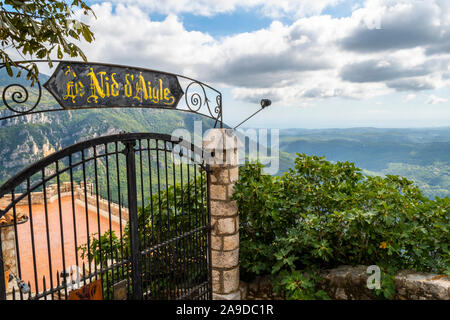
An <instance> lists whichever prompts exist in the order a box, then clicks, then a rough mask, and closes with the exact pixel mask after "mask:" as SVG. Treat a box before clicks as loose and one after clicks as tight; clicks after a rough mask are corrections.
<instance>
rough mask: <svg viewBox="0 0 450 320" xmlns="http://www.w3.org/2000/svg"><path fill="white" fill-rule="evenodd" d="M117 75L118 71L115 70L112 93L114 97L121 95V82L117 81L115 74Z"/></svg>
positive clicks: (112, 79)
mask: <svg viewBox="0 0 450 320" xmlns="http://www.w3.org/2000/svg"><path fill="white" fill-rule="evenodd" d="M115 75H116V73H115V72H114V73H113V74H111V81H112V84H111V95H112V96H113V97H117V96H118V95H119V84H118V83H117V81H116V79H114V76H115Z"/></svg>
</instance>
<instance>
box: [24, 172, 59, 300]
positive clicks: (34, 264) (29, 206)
mask: <svg viewBox="0 0 450 320" xmlns="http://www.w3.org/2000/svg"><path fill="white" fill-rule="evenodd" d="M56 171H58V167H56ZM27 195H28V211H29V213H30V233H31V249H32V250H33V270H34V282H35V283H34V284H35V288H36V294H38V293H39V286H38V277H37V265H36V247H35V242H34V226H33V213H32V209H31V207H32V206H31V190H30V178H29V177H28V178H27ZM30 294H31V287H30Z"/></svg>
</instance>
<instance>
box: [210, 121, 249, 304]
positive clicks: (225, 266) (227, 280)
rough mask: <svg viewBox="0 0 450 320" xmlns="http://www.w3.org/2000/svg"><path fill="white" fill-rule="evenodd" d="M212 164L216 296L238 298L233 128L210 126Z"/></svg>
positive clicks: (221, 298) (236, 141)
mask: <svg viewBox="0 0 450 320" xmlns="http://www.w3.org/2000/svg"><path fill="white" fill-rule="evenodd" d="M203 148H204V150H205V152H206V153H207V155H211V153H212V156H210V157H209V158H208V156H206V157H205V158H206V160H207V163H208V164H209V165H210V168H211V170H212V172H211V180H210V181H211V184H210V208H211V227H212V230H211V262H212V280H213V299H214V300H239V299H240V298H241V294H240V291H239V217H238V208H237V204H236V201H232V200H231V196H232V195H233V187H234V183H235V182H236V181H237V180H238V150H237V148H238V139H237V137H236V135H235V134H234V131H233V130H232V129H211V130H209V131H208V133H207V134H206V136H205V138H204V140H203Z"/></svg>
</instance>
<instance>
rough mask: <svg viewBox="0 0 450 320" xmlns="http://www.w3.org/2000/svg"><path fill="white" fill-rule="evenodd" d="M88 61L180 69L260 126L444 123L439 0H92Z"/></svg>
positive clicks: (447, 30)
mask: <svg viewBox="0 0 450 320" xmlns="http://www.w3.org/2000/svg"><path fill="white" fill-rule="evenodd" d="M89 3H90V4H91V5H92V8H93V9H94V11H95V13H96V15H97V19H93V18H86V22H87V23H88V24H90V25H91V26H92V29H93V31H94V33H95V37H96V41H95V42H94V44H92V45H87V44H82V48H83V50H84V51H85V53H86V54H87V57H88V59H89V60H91V61H105V62H111V63H122V64H129V65H138V66H144V67H148V68H150V69H159V70H164V71H170V72H175V73H179V74H184V75H186V76H191V77H194V78H197V79H199V80H201V81H204V82H207V83H210V84H212V85H213V86H214V87H216V88H218V89H219V90H220V91H222V92H223V95H224V100H223V103H224V118H225V119H224V120H225V122H226V123H228V124H229V125H234V124H237V123H238V122H240V120H242V119H243V118H245V117H246V116H247V115H248V114H250V113H252V112H254V111H255V110H257V109H258V101H259V100H260V99H261V98H269V99H272V100H273V105H272V106H271V107H270V108H269V109H268V110H265V111H264V112H262V113H260V114H259V115H258V116H257V117H255V118H254V119H252V120H251V121H250V122H249V123H248V125H249V126H257V127H275V128H288V127H303V128H329V127H358V126H371V127H433V126H448V125H450V69H449V61H450V45H449V43H450V4H449V1H446V0H427V1H424V0H367V1H363V0H358V1H355V0H316V1H305V0H291V1H290V0H265V1H263V0H240V1H237V0H217V1H207V0H190V1H188V0H166V1H155V0H134V1H131V0H122V1H120V0H113V1H110V2H104V1H90V2H89Z"/></svg>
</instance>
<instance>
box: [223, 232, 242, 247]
mask: <svg viewBox="0 0 450 320" xmlns="http://www.w3.org/2000/svg"><path fill="white" fill-rule="evenodd" d="M237 248H239V233H235V234H233V235H230V236H224V237H223V250H224V251H230V250H234V249H237Z"/></svg>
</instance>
